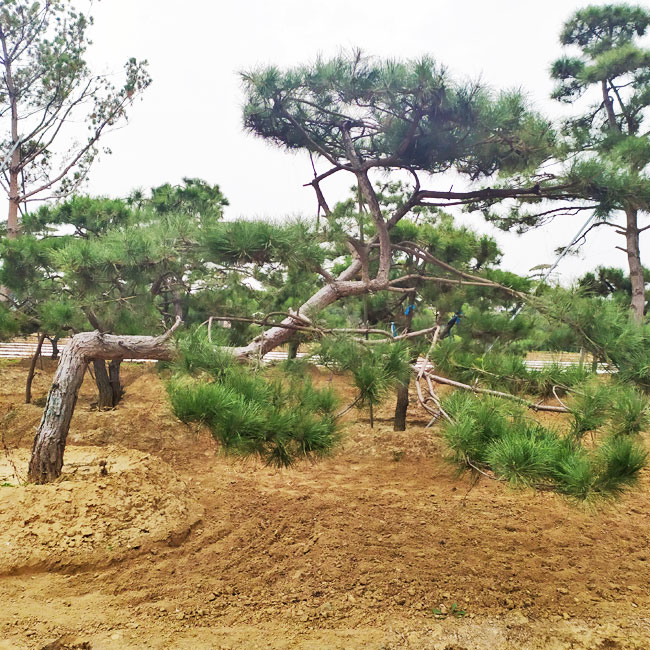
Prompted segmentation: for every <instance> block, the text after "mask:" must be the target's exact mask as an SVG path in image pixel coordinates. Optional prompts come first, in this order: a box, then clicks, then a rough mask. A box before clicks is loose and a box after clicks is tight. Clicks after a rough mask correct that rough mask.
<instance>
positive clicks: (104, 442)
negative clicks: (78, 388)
mask: <svg viewBox="0 0 650 650" xmlns="http://www.w3.org/2000/svg"><path fill="white" fill-rule="evenodd" d="M25 375H26V369H25V367H24V365H21V364H6V363H5V364H4V365H3V366H2V367H0V377H1V381H0V427H2V431H1V432H2V438H3V446H6V448H7V449H8V450H9V451H8V452H7V451H4V452H2V453H0V485H5V484H9V486H5V487H0V604H1V605H0V649H3V650H4V649H9V648H11V649H12V650H13V649H14V648H29V649H44V648H49V649H55V648H59V649H64V648H68V649H72V648H76V649H81V648H92V649H94V650H95V649H103V648H106V649H118V648H119V649H121V648H157V649H158V648H160V649H163V648H187V649H190V648H222V649H223V648H229V649H239V648H246V649H248V648H282V649H285V648H286V649H290V648H291V649H293V648H309V649H314V650H316V649H321V648H323V649H325V648H327V649H329V648H332V649H333V648H340V649H347V648H351V649H361V648H369V649H373V650H379V649H380V648H383V649H384V650H389V649H397V648H414V649H424V648H431V649H441V650H442V649H446V650H461V649H464V648H465V649H468V650H469V649H474V648H504V649H506V648H512V649H515V648H517V649H519V648H530V649H542V648H544V649H546V648H550V649H556V648H557V649H560V648H584V649H587V648H598V649H602V650H605V649H615V648H648V647H650V617H649V614H650V589H649V586H648V585H649V584H650V549H649V548H648V541H649V538H650V528H649V526H648V524H649V521H648V517H650V499H649V498H648V486H649V484H650V477H649V476H648V475H647V474H646V475H644V477H643V480H642V484H641V486H640V487H639V488H638V489H637V490H636V491H635V492H633V493H630V494H628V495H627V496H625V497H624V498H623V499H622V500H620V501H619V502H617V503H615V504H601V505H600V506H599V507H598V508H593V507H591V508H585V507H584V506H576V505H574V504H571V503H569V502H567V501H566V500H564V499H562V498H560V497H557V496H555V495H551V494H537V493H534V492H531V491H517V492H514V491H512V490H509V489H508V488H507V487H505V486H503V485H502V484H500V483H495V482H491V481H487V480H482V481H479V482H478V483H473V482H472V481H471V480H470V479H469V478H468V477H464V478H463V477H458V476H457V475H456V473H455V470H454V468H453V467H452V466H451V465H450V464H448V463H447V462H446V461H445V460H444V458H443V455H444V451H443V447H442V445H441V443H440V441H439V439H438V435H437V433H436V431H435V429H434V430H431V429H424V424H425V423H426V418H425V417H424V415H423V414H419V413H418V412H417V411H414V412H413V413H412V416H413V418H412V426H410V427H409V430H408V431H406V432H404V433H394V432H393V431H392V430H391V426H390V411H391V405H390V404H388V405H387V406H386V408H384V409H381V410H380V413H379V423H378V426H376V427H375V429H374V430H371V429H370V428H369V426H368V422H367V415H366V414H365V413H360V412H356V413H351V414H350V415H351V418H353V419H351V420H350V421H349V422H348V426H347V430H346V431H347V434H346V439H345V442H344V444H343V445H342V447H341V448H340V449H339V450H338V451H337V453H336V454H334V455H332V457H330V458H327V459H324V460H322V461H319V462H317V463H313V464H309V463H304V464H301V465H299V466H297V467H295V468H292V469H290V470H285V471H276V470H271V469H268V468H265V467H263V466H261V465H259V464H258V463H257V462H254V461H247V462H242V461H236V460H233V459H229V458H225V457H223V456H222V455H221V454H220V453H219V450H218V448H217V447H216V445H215V444H214V442H213V441H212V440H211V438H210V436H209V435H208V434H207V432H206V431H204V430H201V429H199V430H196V429H194V428H188V427H186V426H184V425H182V424H180V423H179V422H178V421H177V420H176V419H175V418H174V417H173V415H172V414H171V413H170V411H169V409H168V406H167V402H166V399H165V395H164V388H163V385H162V382H161V381H160V379H159V377H158V376H157V375H156V373H155V370H153V369H152V368H151V367H143V366H130V367H127V368H126V370H125V376H126V379H127V395H126V398H125V400H124V402H123V404H121V405H120V407H119V408H117V409H116V410H114V411H108V412H97V411H96V410H93V408H92V402H93V399H94V393H93V387H92V384H91V382H86V383H85V384H84V388H83V390H82V394H81V397H80V399H79V403H78V407H77V412H76V414H75V417H74V419H73V426H72V430H71V432H70V437H69V446H68V449H67V450H66V471H65V474H64V476H63V477H62V480H61V481H60V482H58V483H56V484H55V485H49V486H43V487H40V486H22V487H13V486H15V485H17V484H18V480H17V478H16V476H15V471H14V466H15V468H16V469H17V470H18V473H19V474H20V473H21V472H24V469H25V466H26V458H27V454H28V450H29V446H30V444H31V437H32V435H33V432H34V429H35V427H36V425H37V424H38V420H39V418H40V414H41V408H40V407H39V406H35V405H31V406H30V405H23V404H21V402H22V391H23V382H24V378H25ZM50 376H51V368H48V367H47V364H46V366H45V368H44V370H42V371H40V372H39V374H38V376H37V378H36V383H35V391H34V393H35V396H36V397H37V398H38V397H42V396H43V395H44V393H45V391H46V390H47V386H48V381H49V377H50ZM326 380H327V377H326V376H323V377H322V378H321V381H326ZM339 388H341V390H342V392H346V388H345V387H344V386H339ZM100 460H106V461H107V466H106V467H107V470H108V474H107V475H105V476H104V475H102V474H101V471H100V469H101V468H100V465H99V461H100ZM454 605H455V608H454ZM434 608H437V609H439V610H442V611H443V615H439V616H436V615H435V614H434V613H433V609H434ZM459 611H462V613H463V615H462V616H456V615H454V614H455V613H456V612H459Z"/></svg>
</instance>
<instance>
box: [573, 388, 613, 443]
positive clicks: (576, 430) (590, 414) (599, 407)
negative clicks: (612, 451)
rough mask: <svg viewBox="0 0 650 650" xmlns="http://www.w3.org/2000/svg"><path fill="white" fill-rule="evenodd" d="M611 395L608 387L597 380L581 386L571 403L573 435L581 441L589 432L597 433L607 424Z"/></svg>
mask: <svg viewBox="0 0 650 650" xmlns="http://www.w3.org/2000/svg"><path fill="white" fill-rule="evenodd" d="M611 393H612V392H611V390H610V389H609V387H608V386H606V385H605V384H604V383H603V382H600V381H597V380H592V381H589V382H586V383H585V384H583V385H582V386H580V388H579V390H577V391H576V392H575V393H574V394H573V397H572V399H571V403H570V408H571V433H572V435H574V436H575V437H576V438H578V439H580V438H582V437H583V436H584V435H585V433H587V432H588V431H595V430H596V429H599V428H600V427H602V426H603V425H604V424H605V422H606V420H607V410H608V407H609V405H610V404H611V398H612V394H611Z"/></svg>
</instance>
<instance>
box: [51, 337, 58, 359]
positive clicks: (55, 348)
mask: <svg viewBox="0 0 650 650" xmlns="http://www.w3.org/2000/svg"><path fill="white" fill-rule="evenodd" d="M50 342H51V343H52V356H51V357H50V359H52V360H56V359H58V358H59V337H58V336H53V337H52V338H51V339H50Z"/></svg>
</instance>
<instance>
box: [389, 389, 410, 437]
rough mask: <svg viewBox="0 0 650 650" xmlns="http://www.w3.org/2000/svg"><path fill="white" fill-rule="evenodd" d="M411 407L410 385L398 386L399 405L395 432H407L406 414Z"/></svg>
mask: <svg viewBox="0 0 650 650" xmlns="http://www.w3.org/2000/svg"><path fill="white" fill-rule="evenodd" d="M408 407H409V385H408V384H398V386H397V404H395V420H394V422H393V431H406V412H407V410H408Z"/></svg>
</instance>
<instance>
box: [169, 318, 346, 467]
mask: <svg viewBox="0 0 650 650" xmlns="http://www.w3.org/2000/svg"><path fill="white" fill-rule="evenodd" d="M179 351H180V360H179V361H178V362H177V364H176V366H175V372H174V374H173V375H172V377H171V379H170V380H169V382H168V384H167V389H168V393H169V397H170V400H171V405H172V409H173V411H174V413H175V414H176V416H177V417H178V418H179V419H180V420H182V421H183V422H200V423H204V424H206V425H207V426H208V427H209V428H210V431H211V432H212V435H213V436H214V437H215V439H217V440H218V441H219V442H220V443H221V445H222V448H223V449H224V451H226V452H227V453H232V454H238V455H242V456H249V455H257V456H259V457H260V458H262V459H263V460H264V461H265V462H266V463H267V464H269V465H273V466H276V467H286V466H289V465H291V464H292V463H294V462H295V461H297V460H298V459H300V458H303V457H308V456H318V455H322V454H325V453H327V452H329V451H330V450H331V449H332V447H333V446H334V445H335V444H336V443H337V442H338V440H339V428H338V426H337V423H336V418H335V417H334V411H335V409H336V407H337V399H336V396H335V395H334V392H333V391H332V390H331V389H330V388H327V389H322V390H321V389H317V388H316V387H314V386H313V384H312V382H311V381H310V380H309V378H307V377H304V376H294V377H289V378H288V379H287V378H278V377H273V376H266V375H265V373H264V372H263V371H260V370H258V371H253V370H252V369H251V368H249V367H243V366H240V365H238V364H235V363H234V362H233V360H232V357H231V358H230V359H227V358H225V357H224V352H222V351H219V350H215V348H214V346H213V345H212V344H210V343H208V342H207V339H206V338H205V329H203V330H194V331H193V332H190V333H189V334H188V335H186V336H183V337H181V338H180V340H179Z"/></svg>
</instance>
